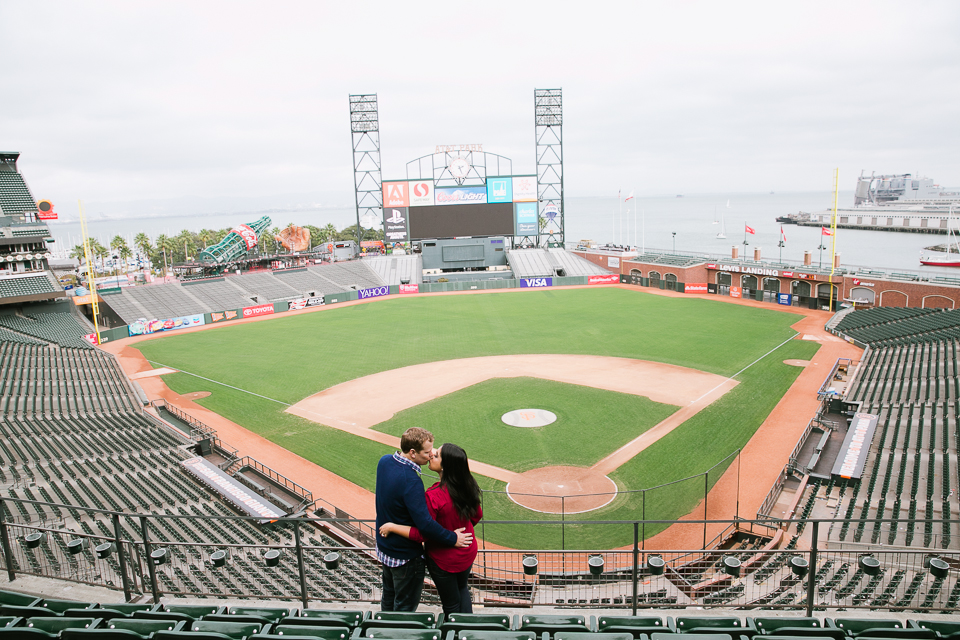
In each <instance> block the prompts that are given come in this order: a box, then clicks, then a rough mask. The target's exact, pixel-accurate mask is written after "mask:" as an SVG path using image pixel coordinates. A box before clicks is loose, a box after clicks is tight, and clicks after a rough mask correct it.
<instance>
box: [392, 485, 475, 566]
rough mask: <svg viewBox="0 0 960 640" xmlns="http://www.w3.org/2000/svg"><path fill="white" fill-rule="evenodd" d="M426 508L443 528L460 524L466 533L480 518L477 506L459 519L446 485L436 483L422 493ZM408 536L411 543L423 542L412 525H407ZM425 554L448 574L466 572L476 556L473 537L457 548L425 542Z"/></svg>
mask: <svg viewBox="0 0 960 640" xmlns="http://www.w3.org/2000/svg"><path fill="white" fill-rule="evenodd" d="M426 498H427V509H428V510H429V511H430V515H431V516H433V519H434V520H436V521H437V524H439V525H440V526H441V527H443V528H444V529H447V530H449V531H456V530H457V529H460V528H461V527H464V528H465V529H466V532H467V533H471V534H472V533H473V525H475V524H477V523H478V522H480V518H482V517H483V509H481V508H480V505H477V515H476V516H474V517H473V518H471V519H470V520H463V519H461V518H460V516H459V515H457V510H456V509H455V508H454V506H453V500H451V499H450V494H449V493H448V492H447V489H446V487H441V486H440V483H439V482H438V483H436V484H435V485H433V486H432V487H430V488H429V489H427V493H426ZM410 539H411V540H413V541H414V542H424V538H423V536H421V535H420V531H419V530H417V528H416V527H410ZM426 549H427V553H428V554H430V557H431V558H433V561H434V562H436V563H437V566H438V567H440V568H441V569H443V570H444V571H447V572H449V573H460V572H461V571H466V570H467V569H469V568H470V567H471V566H472V565H473V561H474V560H475V559H476V558H477V539H476V537H474V539H473V543H472V544H471V545H470V546H469V547H464V548H463V549H458V548H457V547H444V546H442V545H439V544H437V543H435V542H432V541H430V540H427V541H426Z"/></svg>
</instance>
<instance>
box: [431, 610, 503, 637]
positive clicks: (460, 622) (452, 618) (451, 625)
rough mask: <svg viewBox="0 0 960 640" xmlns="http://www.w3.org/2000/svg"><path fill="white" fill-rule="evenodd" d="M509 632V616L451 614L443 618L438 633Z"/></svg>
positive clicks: (495, 614)
mask: <svg viewBox="0 0 960 640" xmlns="http://www.w3.org/2000/svg"><path fill="white" fill-rule="evenodd" d="M468 630H472V631H509V630H510V616H507V615H504V614H497V613H451V614H449V615H447V616H445V617H444V619H443V622H442V623H441V624H440V631H442V632H443V634H444V635H446V634H447V633H448V632H449V631H455V632H459V631H468Z"/></svg>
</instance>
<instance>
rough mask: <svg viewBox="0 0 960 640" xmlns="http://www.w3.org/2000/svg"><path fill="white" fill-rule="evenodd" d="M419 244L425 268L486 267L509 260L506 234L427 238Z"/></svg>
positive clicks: (461, 268) (477, 268)
mask: <svg viewBox="0 0 960 640" xmlns="http://www.w3.org/2000/svg"><path fill="white" fill-rule="evenodd" d="M419 244H420V254H421V259H422V261H423V268H424V269H440V270H441V271H443V272H449V271H482V270H485V269H489V268H490V267H501V266H506V264H507V252H506V247H507V241H506V239H505V238H503V237H497V238H451V239H447V240H423V241H421V242H420V243H419Z"/></svg>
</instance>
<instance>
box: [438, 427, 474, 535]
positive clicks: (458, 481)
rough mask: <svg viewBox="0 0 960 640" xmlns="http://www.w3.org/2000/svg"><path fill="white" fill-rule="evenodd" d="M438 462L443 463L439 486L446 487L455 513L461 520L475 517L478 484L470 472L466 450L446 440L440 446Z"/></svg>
mask: <svg viewBox="0 0 960 640" xmlns="http://www.w3.org/2000/svg"><path fill="white" fill-rule="evenodd" d="M440 463H441V464H442V465H443V475H442V476H441V478H440V486H441V487H446V489H447V493H449V494H450V499H451V500H452V501H453V508H454V509H456V510H457V515H458V516H460V518H462V519H463V520H469V519H471V518H473V517H475V516H476V515H477V509H478V507H479V506H480V485H478V484H477V481H476V480H474V479H473V474H472V473H470V464H469V462H467V452H466V451H464V450H463V449H461V448H460V447H458V446H457V445H455V444H450V443H449V442H448V443H446V444H444V445H443V446H442V447H440Z"/></svg>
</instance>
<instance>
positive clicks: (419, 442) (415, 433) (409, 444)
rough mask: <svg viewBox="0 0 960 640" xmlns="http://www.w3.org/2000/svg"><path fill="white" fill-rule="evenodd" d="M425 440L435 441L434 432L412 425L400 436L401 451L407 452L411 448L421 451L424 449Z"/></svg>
mask: <svg viewBox="0 0 960 640" xmlns="http://www.w3.org/2000/svg"><path fill="white" fill-rule="evenodd" d="M424 442H433V434H432V433H430V432H429V431H427V430H426V429H421V428H420V427H410V428H409V429H407V430H406V431H404V432H403V435H402V436H400V452H401V453H406V452H407V451H410V449H415V450H416V451H417V452H419V451H421V450H422V449H423V443H424Z"/></svg>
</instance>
